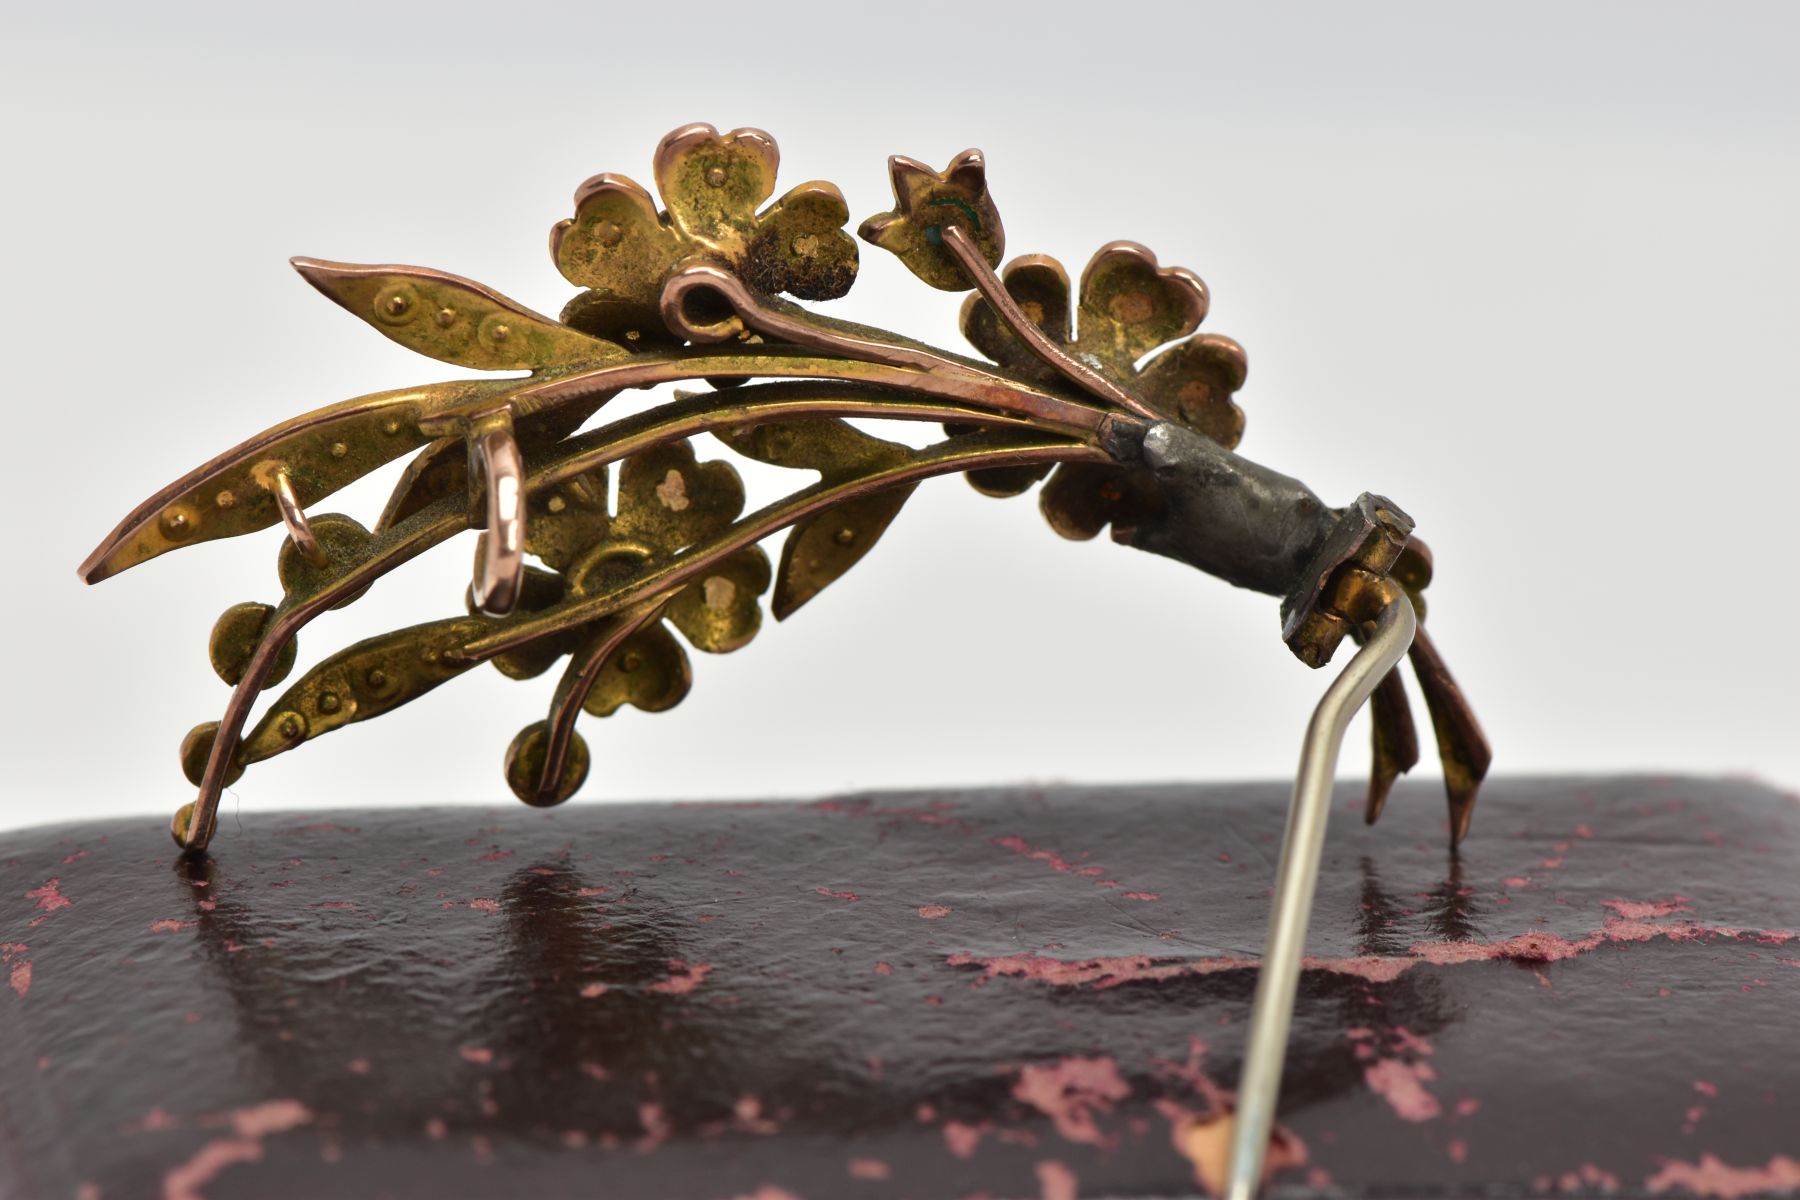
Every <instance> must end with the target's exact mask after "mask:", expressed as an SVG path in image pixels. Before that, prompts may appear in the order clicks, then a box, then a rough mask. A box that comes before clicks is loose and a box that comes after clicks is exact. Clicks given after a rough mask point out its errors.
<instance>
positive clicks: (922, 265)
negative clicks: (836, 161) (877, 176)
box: [859, 150, 1006, 292]
mask: <svg viewBox="0 0 1800 1200" xmlns="http://www.w3.org/2000/svg"><path fill="white" fill-rule="evenodd" d="M888 171H889V174H890V175H891V176H892V177H893V183H894V208H893V209H892V210H891V211H889V212H886V213H882V214H880V215H878V216H874V217H870V218H869V219H868V220H867V221H864V222H863V224H862V228H861V229H860V230H859V232H860V233H861V235H862V237H863V239H864V240H865V241H869V242H872V243H874V244H875V245H877V246H880V247H881V248H882V249H883V250H886V251H888V252H889V253H891V254H893V255H895V256H897V257H898V258H899V259H900V261H901V262H903V263H905V264H906V266H907V268H908V269H909V270H910V271H912V273H913V274H915V275H917V276H918V277H919V278H920V279H923V280H924V281H925V282H926V283H928V284H930V285H931V286H932V287H935V288H942V289H943V290H945V291H949V292H961V291H967V290H968V289H969V288H971V287H973V286H974V283H973V282H972V281H971V280H970V279H969V276H968V273H967V272H965V271H964V270H963V269H962V265H961V264H960V263H958V262H957V261H956V259H955V257H953V256H952V255H951V253H950V252H949V251H948V250H946V249H945V248H944V245H943V229H944V227H945V226H947V225H955V226H957V227H959V228H961V229H963V230H966V231H967V232H968V233H969V234H970V235H971V236H973V237H974V239H975V242H976V244H977V245H978V246H980V247H981V252H982V254H983V256H984V257H985V258H986V259H987V261H988V262H989V264H991V265H994V266H998V265H999V263H1000V259H1001V257H1002V256H1003V255H1004V254H1005V252H1006V232H1005V230H1004V229H1002V228H1001V225H1000V210H999V209H997V208H995V207H994V201H993V198H992V197H991V196H989V195H988V188H987V162H986V160H985V159H984V158H983V157H982V155H981V151H979V150H964V151H963V152H962V153H961V154H958V155H957V156H956V157H955V158H953V159H951V160H950V165H949V166H947V167H945V168H944V169H943V170H942V171H941V172H940V171H933V170H932V169H931V168H930V167H928V166H926V165H925V164H924V163H922V162H919V161H917V160H916V159H911V158H907V157H906V156H905V155H901V154H896V155H894V156H893V157H892V158H890V159H888Z"/></svg>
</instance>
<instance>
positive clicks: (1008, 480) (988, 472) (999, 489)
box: [944, 423, 1056, 500]
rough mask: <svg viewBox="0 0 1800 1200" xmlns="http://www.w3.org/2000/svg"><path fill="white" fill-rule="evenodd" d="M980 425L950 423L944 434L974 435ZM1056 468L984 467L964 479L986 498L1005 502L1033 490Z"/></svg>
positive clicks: (1039, 465)
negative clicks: (1006, 499) (1034, 486)
mask: <svg viewBox="0 0 1800 1200" xmlns="http://www.w3.org/2000/svg"><path fill="white" fill-rule="evenodd" d="M980 428H981V426H979V425H958V424H955V423H948V424H946V425H945V426H944V432H945V433H947V434H949V435H950V436H951V437H960V436H962V435H963V434H965V433H974V432H976V431H977V430H979V429H980ZM1055 467H1056V464H1055V463H1036V464H1033V465H1030V466H1023V467H982V468H980V469H978V470H974V471H964V472H963V478H964V479H967V480H968V481H969V486H970V487H972V488H974V489H975V490H976V491H978V492H980V493H981V494H982V495H984V496H993V497H996V498H997V499H1002V500H1004V499H1005V498H1006V497H1008V496H1017V495H1019V494H1020V493H1022V492H1027V491H1030V490H1031V485H1032V484H1034V483H1036V482H1037V481H1038V480H1040V479H1042V478H1043V477H1044V476H1046V475H1048V474H1049V473H1050V472H1051V471H1052V470H1053V469H1054V468H1055Z"/></svg>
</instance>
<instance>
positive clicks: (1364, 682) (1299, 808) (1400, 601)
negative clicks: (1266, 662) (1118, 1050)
mask: <svg viewBox="0 0 1800 1200" xmlns="http://www.w3.org/2000/svg"><path fill="white" fill-rule="evenodd" d="M1417 629H1418V619H1417V617H1416V616H1415V614H1414V613H1413V606H1412V602H1411V601H1410V600H1408V599H1407V598H1406V594H1405V593H1404V592H1402V591H1401V590H1400V589H1398V588H1394V589H1393V590H1392V594H1391V595H1390V596H1389V597H1388V600H1387V603H1386V605H1385V606H1384V607H1383V608H1382V609H1381V611H1380V613H1379V614H1378V615H1376V617H1375V619H1374V622H1373V629H1372V631H1371V632H1370V634H1369V637H1368V641H1366V642H1365V643H1364V644H1363V646H1362V648H1361V649H1359V650H1358V651H1357V652H1356V656H1355V657H1354V658H1352V659H1351V660H1350V663H1349V665H1348V666H1346V667H1345V668H1344V670H1343V673H1342V674H1340V675H1339V676H1338V677H1337V678H1336V679H1334V680H1332V682H1331V686H1330V687H1329V688H1327V689H1326V691H1325V696H1324V698H1323V699H1321V700H1320V701H1319V706H1318V708H1316V709H1314V710H1313V716H1312V722H1311V723H1310V724H1309V725H1307V727H1306V740H1305V741H1304V742H1303V743H1302V744H1301V747H1300V768H1299V770H1298V772H1297V773H1296V775H1295V778H1294V798H1293V802H1292V803H1291V804H1290V805H1289V806H1288V823H1287V833H1286V834H1285V835H1284V836H1283V839H1282V845H1281V865H1280V866H1279V867H1278V868H1277V870H1276V873H1275V901H1274V904H1273V906H1272V908H1271V909H1270V912H1269V937H1268V943H1267V945H1266V947H1265V949H1264V950H1263V957H1262V968H1261V970H1260V971H1258V973H1257V977H1256V997H1255V999H1254V1000H1253V1001H1251V1006H1250V1038H1249V1042H1248V1044H1247V1045H1246V1047H1245V1050H1244V1070H1243V1074H1242V1076H1241V1077H1240V1078H1239V1080H1238V1094H1237V1113H1236V1116H1235V1120H1234V1122H1233V1127H1232V1131H1231V1160H1230V1165H1229V1167H1228V1168H1227V1170H1226V1188H1225V1196H1226V1200H1254V1197H1255V1196H1256V1193H1257V1191H1258V1189H1259V1187H1260V1186H1261V1183H1262V1174H1263V1159H1264V1157H1265V1156H1266V1154H1267V1152H1268V1148H1269V1133H1270V1131H1271V1130H1272V1129H1273V1128H1274V1125H1275V1107H1276V1102H1277V1101H1278V1100H1279V1099H1280V1096H1281V1070H1282V1066H1283V1063H1284V1060H1285V1059H1286V1057H1287V1039H1288V1029H1289V1027H1290V1026H1291V1025H1292V1023H1293V1018H1294V995H1295V992H1296V990H1297V989H1298V987H1299V983H1300V964H1301V958H1302V957H1303V956H1304V954H1305V953H1306V927H1307V924H1308V922H1309V921H1310V919H1311V917H1312V904H1313V892H1314V890H1315V889H1316V887H1317V885H1318V882H1319V859H1320V856H1321V855H1322V853H1323V852H1324V849H1325V823H1326V821H1327V820H1328V819H1329V818H1330V816H1331V788H1332V783H1333V781H1334V780H1335V778H1336V775H1337V760H1338V751H1339V750H1341V749H1342V748H1343V745H1344V732H1345V730H1346V729H1348V728H1349V726H1350V718H1351V717H1353V716H1355V715H1356V711H1357V710H1358V709H1359V708H1361V707H1362V706H1363V704H1364V703H1365V702H1366V701H1367V700H1368V699H1369V697H1370V695H1371V694H1373V693H1374V691H1375V689H1376V688H1377V687H1378V686H1380V684H1381V681H1382V680H1383V679H1385V678H1386V677H1387V674H1388V672H1389V671H1391V670H1393V668H1394V667H1395V665H1396V664H1398V663H1399V661H1400V659H1401V658H1402V657H1404V656H1405V654H1406V649H1407V647H1408V646H1410V645H1412V640H1413V635H1414V634H1415V633H1416V632H1417Z"/></svg>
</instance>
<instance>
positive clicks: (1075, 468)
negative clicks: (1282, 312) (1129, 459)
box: [962, 242, 1247, 539]
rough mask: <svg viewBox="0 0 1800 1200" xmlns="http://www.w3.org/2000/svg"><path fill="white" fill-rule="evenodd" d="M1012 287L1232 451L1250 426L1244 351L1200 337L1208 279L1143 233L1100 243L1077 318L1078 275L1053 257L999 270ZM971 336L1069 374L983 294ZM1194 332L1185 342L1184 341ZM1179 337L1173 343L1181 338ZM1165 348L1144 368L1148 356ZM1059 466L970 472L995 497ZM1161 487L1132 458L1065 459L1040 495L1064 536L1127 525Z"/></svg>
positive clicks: (1015, 363)
mask: <svg viewBox="0 0 1800 1200" xmlns="http://www.w3.org/2000/svg"><path fill="white" fill-rule="evenodd" d="M1001 277H1002V279H1003V280H1004V281H1005V284H1006V290H1007V291H1008V293H1010V294H1011V295H1012V297H1013V299H1014V300H1016V301H1017V302H1018V304H1019V307H1020V308H1022V309H1024V310H1025V314H1026V315H1027V316H1028V317H1030V318H1031V320H1032V322H1033V323H1034V324H1035V325H1037V326H1038V328H1040V329H1042V330H1043V331H1044V333H1045V334H1046V335H1048V337H1049V338H1050V340H1051V341H1053V342H1055V343H1057V344H1058V345H1059V346H1062V347H1063V348H1064V349H1066V350H1067V351H1068V352H1069V353H1070V354H1072V355H1074V356H1075V357H1076V358H1079V359H1081V360H1082V361H1083V362H1085V363H1087V364H1088V365H1089V366H1092V367H1093V368H1095V369H1096V370H1098V371H1100V372H1101V373H1102V374H1104V375H1105V376H1106V377H1107V378H1109V379H1111V380H1112V381H1113V382H1115V383H1117V384H1118V385H1119V386H1120V387H1122V388H1124V389H1125V390H1126V391H1129V392H1130V393H1132V394H1133V395H1135V396H1137V397H1138V398H1139V399H1141V400H1142V401H1143V402H1144V403H1145V404H1146V405H1148V406H1149V407H1150V408H1152V409H1154V410H1155V411H1156V412H1157V413H1158V414H1160V415H1162V416H1164V417H1166V418H1167V419H1168V420H1170V421H1174V422H1176V423H1177V424H1180V425H1184V426H1186V427H1187V428H1189V429H1192V430H1194V431H1195V432H1196V433H1200V434H1203V435H1205V436H1206V437H1209V438H1211V439H1212V440H1213V441H1215V442H1217V443H1218V444H1219V445H1221V446H1224V447H1225V448H1226V449H1231V448H1232V447H1234V446H1236V445H1237V444H1238V441H1239V439H1240V438H1242V436H1243V433H1244V413H1243V410H1242V409H1240V408H1239V407H1238V406H1237V405H1236V403H1234V402H1233V400H1232V394H1233V393H1235V392H1236V391H1237V390H1238V389H1239V388H1240V387H1242V386H1243V384H1244V375H1245V372H1246V369H1247V363H1246V360H1245V357H1244V348H1243V347H1242V346H1240V345H1238V344H1237V343H1236V342H1234V341H1232V340H1231V339H1230V338H1228V337H1222V336H1220V335H1218V334H1211V333H1208V334H1199V335H1195V336H1189V335H1192V334H1194V331H1195V330H1196V329H1198V328H1199V326H1200V322H1201V321H1202V320H1204V319H1205V317H1206V310H1207V294H1206V285H1205V284H1204V283H1202V282H1201V281H1200V279H1199V277H1198V276H1196V275H1195V274H1194V273H1193V272H1191V271H1188V270H1185V269H1183V268H1181V267H1159V266H1158V265H1157V262H1156V256H1155V255H1154V254H1152V253H1151V252H1150V251H1149V250H1146V249H1145V248H1144V247H1142V246H1140V245H1138V244H1136V243H1135V242H1112V243H1109V244H1108V245H1105V246H1102V247H1101V248H1100V250H1099V251H1098V252H1097V253H1096V254H1095V255H1094V257H1093V258H1092V259H1090V260H1089V262H1088V265H1087V268H1086V269H1085V270H1083V271H1082V273H1081V288H1080V303H1079V305H1078V306H1077V310H1076V313H1075V314H1074V315H1073V316H1072V315H1071V313H1070V306H1069V292H1070V288H1069V276H1068V272H1066V271H1064V270H1063V268H1062V264H1060V263H1058V262H1057V261H1056V260H1055V259H1053V258H1050V257H1048V256H1046V255H1028V256H1025V257H1023V258H1018V259H1015V260H1014V261H1013V262H1011V263H1009V264H1008V265H1007V267H1006V270H1005V271H1003V272H1002V273H1001ZM962 330H963V334H964V336H966V337H967V338H968V339H969V341H970V342H971V343H972V344H973V345H974V346H975V348H976V349H978V350H980V351H981V352H982V353H983V354H985V355H987V356H988V357H989V358H991V359H993V360H994V361H995V362H997V363H999V364H1001V365H1002V366H1005V367H1007V368H1009V369H1011V370H1013V371H1015V372H1017V373H1019V374H1022V375H1025V376H1026V377H1028V378H1032V379H1037V380H1042V381H1044V382H1051V381H1060V379H1061V377H1060V376H1059V375H1057V373H1056V372H1055V371H1054V370H1053V369H1052V368H1051V367H1050V366H1049V365H1048V364H1046V363H1045V362H1044V361H1043V360H1042V359H1040V358H1039V357H1038V356H1037V355H1035V354H1033V353H1032V351H1031V349H1030V347H1028V346H1027V345H1026V344H1025V342H1024V341H1023V339H1021V338H1020V337H1019V336H1018V335H1017V334H1015V333H1013V332H1012V330H1011V329H1009V328H1008V327H1007V326H1006V323H1005V322H1004V321H1002V320H1001V319H1000V316H999V314H998V313H996V312H995V311H994V307H993V306H992V305H991V304H989V303H988V302H987V301H986V300H984V299H982V298H981V297H980V296H979V295H974V296H970V297H969V298H968V300H967V301H966V302H965V303H964V305H963V311H962ZM1183 339H1185V340H1183ZM1170 343H1173V344H1172V345H1171V344H1170ZM1159 346H1166V347H1167V348H1166V349H1163V350H1162V351H1161V352H1160V353H1157V354H1156V355H1155V357H1153V358H1151V359H1150V360H1149V361H1148V362H1146V363H1145V364H1144V365H1143V367H1142V368H1139V367H1138V365H1137V364H1138V363H1139V362H1140V361H1141V360H1142V359H1143V358H1144V357H1145V355H1148V354H1150V353H1151V352H1152V351H1155V350H1156V349H1157V347H1159ZM1046 474H1049V468H1048V467H1020V468H1002V469H998V470H992V471H972V472H970V473H969V480H970V482H971V483H973V484H974V485H975V487H976V488H977V489H978V490H980V491H982V492H985V493H987V494H988V495H993V496H1014V495H1017V494H1019V493H1020V492H1023V491H1024V490H1026V489H1027V488H1029V487H1030V486H1031V485H1032V484H1033V483H1035V482H1037V481H1038V480H1039V479H1042V478H1043V477H1044V476H1045V475H1046ZM1157 497H1158V493H1157V490H1156V485H1155V483H1154V481H1153V480H1151V479H1150V478H1149V477H1148V476H1147V475H1146V474H1145V472H1143V471H1141V470H1139V469H1136V468H1130V467H1118V466H1096V465H1092V464H1086V463H1065V464H1063V465H1062V466H1060V467H1057V468H1056V473H1055V475H1054V476H1053V477H1052V478H1051V480H1050V482H1049V483H1047V484H1046V485H1045V486H1044V490H1043V493H1042V495H1041V496H1040V498H1039V500H1040V504H1041V506H1042V508H1043V511H1044V516H1045V518H1046V519H1047V520H1049V522H1050V525H1051V527H1052V528H1054V529H1055V530H1056V531H1057V532H1058V533H1060V534H1062V535H1063V536H1064V537H1069V538H1077V539H1085V538H1091V537H1093V536H1094V535H1096V534H1098V533H1099V532H1100V531H1101V530H1102V529H1104V528H1105V527H1106V525H1107V523H1108V522H1112V521H1118V522H1120V523H1121V524H1128V523H1130V522H1131V521H1132V520H1133V519H1136V518H1137V517H1139V516H1147V515H1149V514H1150V512H1152V511H1153V506H1154V505H1155V504H1156V503H1157V502H1158V500H1157Z"/></svg>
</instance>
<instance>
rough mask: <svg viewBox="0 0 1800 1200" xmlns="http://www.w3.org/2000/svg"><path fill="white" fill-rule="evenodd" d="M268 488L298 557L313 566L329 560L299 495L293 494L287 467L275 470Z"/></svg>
mask: <svg viewBox="0 0 1800 1200" xmlns="http://www.w3.org/2000/svg"><path fill="white" fill-rule="evenodd" d="M269 490H270V491H272V492H274V493H275V507H277V508H279V509H280V510H281V523H282V524H283V525H286V526H287V532H288V537H290V538H292V539H293V542H294V549H296V550H298V551H299V552H300V557H302V558H304V559H305V560H306V561H307V562H309V563H311V564H312V565H313V566H315V567H322V566H324V565H325V564H326V563H328V562H330V561H331V559H330V557H329V556H328V555H326V553H325V551H324V550H323V549H322V548H321V547H320V546H319V538H318V535H316V534H315V533H313V527H312V523H311V522H310V521H308V520H307V519H306V510H305V509H304V508H302V507H301V506H300V497H298V496H296V495H295V494H294V481H293V480H291V479H289V478H288V473H287V468H285V467H283V468H282V469H281V470H279V471H276V472H275V477H274V478H273V479H271V480H270V481H269Z"/></svg>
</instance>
